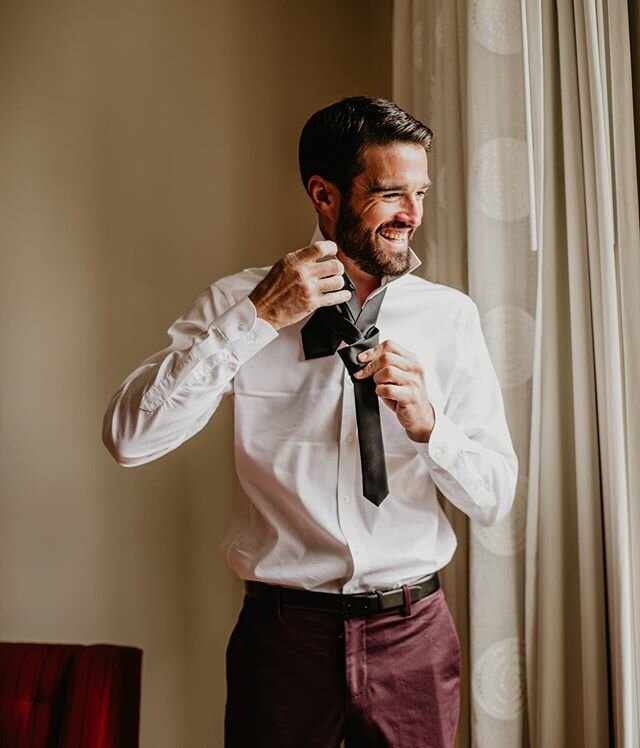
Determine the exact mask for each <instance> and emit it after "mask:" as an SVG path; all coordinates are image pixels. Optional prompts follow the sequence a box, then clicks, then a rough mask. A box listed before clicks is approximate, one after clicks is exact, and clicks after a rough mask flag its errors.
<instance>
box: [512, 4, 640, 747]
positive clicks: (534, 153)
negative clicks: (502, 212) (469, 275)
mask: <svg viewBox="0 0 640 748" xmlns="http://www.w3.org/2000/svg"><path fill="white" fill-rule="evenodd" d="M522 7H523V13H524V14H525V15H524V20H525V24H524V29H525V39H526V45H527V61H528V63H529V64H528V65H527V73H528V75H527V79H528V84H529V85H528V91H529V92H530V106H529V108H528V109H529V114H530V117H529V121H530V134H531V138H530V146H531V147H530V155H531V160H530V162H531V165H532V167H533V168H532V173H533V175H534V190H533V194H532V204H533V205H534V206H535V212H536V222H535V223H536V234H537V236H538V238H539V244H540V255H541V256H540V263H541V271H540V289H539V298H538V315H537V321H538V331H537V332H538V335H537V340H536V343H537V345H536V356H535V373H534V406H533V428H532V450H531V463H530V473H531V476H532V480H531V484H530V490H529V502H528V516H527V566H526V577H527V608H526V611H527V669H528V682H529V684H530V688H529V712H530V721H531V735H532V742H533V744H534V745H536V746H537V745H540V746H545V748H547V746H548V747H549V748H556V747H557V748H566V747H569V748H571V747H572V746H575V747H576V748H578V746H579V747H580V748H601V747H602V746H608V745H615V746H620V747H622V746H624V748H632V746H633V747H636V748H637V746H638V745H640V734H639V732H638V660H637V652H636V647H637V643H638V641H640V627H639V623H640V619H639V616H638V612H639V611H638V604H639V602H640V601H639V600H638V595H639V594H640V593H639V587H638V585H639V584H640V568H639V567H638V545H637V544H638V538H639V531H640V521H639V511H638V503H639V502H638V490H639V488H640V485H639V481H638V479H639V477H640V474H639V472H638V471H639V462H640V460H639V458H640V441H639V435H640V432H639V430H638V414H639V413H640V407H639V406H640V399H639V398H638V392H637V383H638V381H640V333H639V328H638V320H639V319H640V301H639V298H640V297H639V295H638V292H637V286H638V282H639V281H640V241H639V234H638V195H637V174H636V162H635V145H634V120H633V96H632V77H631V58H630V36H629V23H628V8H627V5H626V3H624V2H622V1H621V0H611V1H610V2H609V1H608V0H572V1H570V0H567V2H563V3H555V2H552V0H540V1H539V2H523V6H522Z"/></svg>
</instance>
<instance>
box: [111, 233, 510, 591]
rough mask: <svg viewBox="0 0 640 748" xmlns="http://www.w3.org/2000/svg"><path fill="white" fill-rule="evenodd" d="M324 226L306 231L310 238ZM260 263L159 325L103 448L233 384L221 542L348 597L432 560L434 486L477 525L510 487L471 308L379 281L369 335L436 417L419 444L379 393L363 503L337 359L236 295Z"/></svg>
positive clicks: (496, 509)
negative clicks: (233, 496)
mask: <svg viewBox="0 0 640 748" xmlns="http://www.w3.org/2000/svg"><path fill="white" fill-rule="evenodd" d="M322 238H323V237H322V235H321V234H320V233H319V232H316V234H315V235H314V237H313V241H315V240H318V239H322ZM413 258H414V262H413V266H415V265H417V264H419V262H418V261H417V258H415V255H414V256H413ZM268 269H269V268H259V269H249V270H244V271H242V272H240V273H237V274H236V275H232V276H230V277H227V278H222V279H221V280H219V281H217V282H216V283H214V284H213V285H211V286H210V287H209V288H207V289H206V290H205V291H204V292H203V293H201V294H200V296H198V298H197V299H196V300H195V302H194V303H193V305H192V306H191V308H190V309H189V310H188V311H187V312H186V313H185V314H184V315H183V316H182V317H181V318H180V319H178V320H177V321H176V322H175V323H174V324H173V325H172V326H171V327H170V329H169V331H168V332H169V337H170V338H171V343H170V344H169V346H168V347H167V348H165V349H163V350H162V351H160V352H159V353H156V354H155V355H153V356H151V357H150V358H149V359H147V360H146V361H145V362H144V363H142V364H141V365H140V366H139V367H138V368H137V369H136V370H135V371H134V372H133V373H132V374H131V375H130V376H129V377H127V379H126V380H125V382H124V383H123V384H122V386H121V388H120V389H119V390H118V392H117V393H116V394H115V396H114V397H113V399H112V401H111V403H110V404H109V407H108V409H107V412H106V414H105V419H104V432H103V438H104V442H105V444H106V446H107V448H108V449H109V451H110V452H111V453H112V454H113V456H114V457H115V459H116V460H117V461H118V462H119V463H120V464H121V465H126V466H134V465H142V464H144V463H146V462H149V461H151V460H155V459H157V458H158V457H161V456H162V455H164V454H166V453H167V452H170V451H171V450H173V449H175V448H176V447H177V446H179V445H180V444H182V442H184V441H186V440H187V439H189V438H190V437H192V436H193V435H194V434H196V433H197V432H198V431H200V429H202V428H203V427H204V426H205V424H206V423H207V422H208V420H209V419H210V418H211V416H212V415H213V414H214V412H215V411H216V408H217V407H218V405H219V403H220V401H221V399H222V398H223V397H225V396H226V395H231V396H232V397H233V401H234V422H235V462H236V472H237V476H238V483H239V490H238V502H237V512H236V515H237V516H236V521H235V522H234V524H233V527H232V530H231V531H230V532H229V534H228V537H227V539H226V541H225V543H224V545H223V552H224V555H225V557H226V560H227V563H228V564H229V565H230V566H231V568H232V569H233V570H234V571H235V572H236V573H237V574H238V575H239V576H240V578H242V579H256V580H260V581H263V582H268V583H273V584H281V585H285V586H290V587H302V588H306V589H313V590H318V591H324V592H344V593H354V592H363V591H368V590H373V589H388V588H392V587H398V586H400V585H402V584H405V583H408V582H412V581H415V580H416V579H419V578H421V577H424V576H425V575H427V574H430V573H432V572H435V571H437V570H439V569H441V568H442V567H443V566H445V565H446V564H447V563H448V562H449V561H450V560H451V557H452V556H453V553H454V551H455V548H456V538H455V535H454V532H453V530H452V528H451V525H450V524H449V522H448V520H447V518H446V516H445V514H444V513H443V511H442V509H441V507H440V505H439V503H438V499H437V497H436V486H437V487H438V488H439V489H440V490H441V491H442V493H443V495H444V496H446V498H447V499H448V500H449V501H451V502H452V503H453V504H455V505H456V506H457V507H458V508H459V509H461V510H462V511H463V512H465V513H466V514H467V515H469V516H470V517H471V518H472V519H474V520H476V521H478V522H480V523H482V524H492V523H495V522H499V521H500V520H501V519H503V517H504V516H505V515H506V514H507V512H508V511H509V509H510V507H511V504H512V502H513V497H514V493H515V486H516V478H517V460H516V456H515V453H514V451H513V447H512V444H511V439H510V437H509V431H508V429H507V424H506V420H505V415H504V408H503V402H502V395H501V392H500V387H499V384H498V380H497V377H496V374H495V371H494V369H493V366H492V363H491V360H490V358H489V353H488V351H487V347H486V344H485V340H484V337H483V334H482V330H481V328H480V320H479V316H478V311H477V308H476V306H475V304H474V303H473V302H472V301H471V299H470V298H469V297H468V296H465V295H464V294H463V293H461V292H459V291H456V290H454V289H452V288H449V287H447V286H443V285H438V284H435V283H430V282H429V281H427V280H424V279H422V278H418V277H415V276H413V275H410V274H406V275H404V276H401V277H398V278H394V279H391V280H388V279H387V280H388V282H386V283H385V285H386V288H387V292H386V296H385V299H384V302H383V304H382V309H381V311H380V315H379V317H378V322H377V327H378V328H379V329H380V340H381V341H382V340H385V339H390V340H393V341H395V342H396V343H398V344H400V345H401V346H402V347H404V348H406V349H407V350H409V351H411V352H413V353H414V354H415V355H416V356H417V357H418V359H419V360H420V362H421V364H422V365H423V367H424V371H425V379H426V385H427V390H428V394H429V397H430V400H431V402H432V404H433V406H434V410H435V414H436V421H435V427H434V429H433V432H432V434H431V438H430V441H429V443H427V444H418V443H416V442H413V441H411V440H410V439H409V437H408V436H407V434H406V432H405V431H404V429H403V428H402V427H401V426H400V424H399V423H398V421H397V419H396V416H395V414H394V413H393V412H392V410H391V409H390V408H388V407H386V406H385V405H384V404H382V403H381V404H380V416H381V422H382V433H383V438H384V445H385V455H386V462H387V471H388V476H389V488H390V491H389V495H388V496H387V498H386V499H385V500H384V501H383V503H382V504H381V506H380V507H376V506H375V505H373V504H372V503H371V502H369V501H367V500H366V499H365V498H364V497H363V495H362V473H361V468H360V456H359V448H358V437H357V431H356V413H355V404H354V395H353V385H352V383H351V379H350V377H349V375H348V374H347V371H346V369H345V367H344V365H343V363H342V360H341V359H340V357H339V356H338V355H334V356H328V357H326V358H319V359H313V360H309V361H306V360H305V358H304V353H303V349H302V341H301V338H300V328H301V327H302V326H303V325H304V323H305V322H306V319H305V320H302V321H301V322H299V323H297V324H295V325H291V326H290V327H286V328H283V329H281V330H279V331H278V332H276V331H275V330H274V329H273V328H272V327H271V326H270V325H269V324H268V323H267V322H265V321H264V320H262V319H260V318H259V317H257V316H256V312H255V307H254V306H253V304H252V303H251V301H250V299H249V298H248V294H249V293H250V292H251V291H252V290H253V288H254V287H255V286H256V284H257V283H258V282H259V281H260V280H262V278H264V276H265V275H266V273H267V272H268ZM412 269H413V267H412ZM211 492H212V500H215V487H214V486H212V491H211Z"/></svg>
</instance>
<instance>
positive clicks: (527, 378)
mask: <svg viewBox="0 0 640 748" xmlns="http://www.w3.org/2000/svg"><path fill="white" fill-rule="evenodd" d="M394 98H395V100H396V101H397V102H398V104H400V105H401V106H404V107H405V108H407V109H408V110H409V111H410V112H412V113H413V114H415V115H416V116H417V117H418V118H420V119H421V120H423V121H424V122H426V123H427V124H428V125H429V126H431V127H432V128H433V130H434V143H433V150H432V152H431V153H430V154H429V167H430V174H431V178H432V180H433V183H434V186H433V188H432V193H433V195H432V196H430V197H429V201H428V202H427V205H426V206H425V220H424V229H423V230H422V234H421V237H420V238H419V239H418V241H417V243H416V246H415V247H414V248H415V249H417V250H418V251H419V252H422V255H423V259H425V265H424V267H425V274H426V276H427V277H428V278H429V279H430V280H433V281H437V282H442V283H446V284H448V285H453V286H456V287H458V288H460V289H461V290H463V291H465V292H468V293H469V294H470V295H471V296H472V298H473V299H474V300H475V301H476V303H477V304H478V306H479V309H480V312H481V315H482V324H483V328H484V332H485V336H486V338H487V342H488V345H489V348H490V351H491V354H492V358H493V361H494V364H495V366H496V370H497V373H498V376H499V379H500V383H501V385H502V392H503V397H504V400H505V405H506V410H507V417H508V420H509V425H510V429H511V433H512V437H513V440H514V445H515V448H516V451H517V454H518V458H519V461H520V478H519V482H518V489H517V497H516V502H515V506H514V509H513V511H512V513H511V514H510V516H509V517H508V519H507V520H506V521H505V522H503V523H502V524H501V525H498V526H496V527H491V528H484V527H480V526H477V525H475V524H474V523H468V522H467V520H466V518H464V517H462V516H461V515H459V514H457V513H456V512H455V511H452V510H451V509H450V508H447V513H448V514H449V516H450V517H451V519H452V522H453V524H454V527H455V530H456V533H457V535H458V539H459V549H458V553H457V556H456V560H455V561H454V563H453V564H452V565H451V567H450V568H449V569H448V570H446V573H445V575H444V577H445V589H446V592H447V596H448V599H449V602H450V604H451V606H452V608H453V611H454V616H455V617H456V620H457V623H458V628H459V630H460V633H461V635H462V641H463V651H464V652H465V654H466V655H467V657H468V661H467V663H466V667H465V673H464V676H465V677H464V684H465V686H466V688H465V691H464V693H463V714H462V718H461V723H460V729H459V735H458V745H459V746H468V745H471V744H473V745H477V746H483V747H486V748H514V747H515V746H521V745H526V744H527V732H528V728H527V716H526V703H527V700H526V692H525V666H524V662H525V657H524V652H525V649H524V631H525V629H524V589H525V585H524V547H525V516H526V496H527V491H528V469H527V465H528V456H529V434H530V425H531V422H530V416H531V376H532V364H533V349H534V331H535V322H534V312H535V303H536V274H537V255H536V253H535V252H532V251H531V244H530V227H529V188H528V169H527V145H526V132H525V124H526V117H525V97H524V82H523V53H522V34H521V22H520V5H519V0H501V1H499V2H496V1H495V0H494V1H493V2H490V1H489V0H476V1H475V2H468V3H467V2H461V1H459V0H397V1H396V3H395V10H394ZM444 503H445V504H446V502H444Z"/></svg>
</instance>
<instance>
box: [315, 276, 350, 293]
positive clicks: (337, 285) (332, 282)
mask: <svg viewBox="0 0 640 748" xmlns="http://www.w3.org/2000/svg"><path fill="white" fill-rule="evenodd" d="M341 288H344V278H343V277H342V276H341V275H332V276H330V277H329V278H321V279H320V280H319V281H318V291H320V293H330V292H331V291H339V290H340V289H341Z"/></svg>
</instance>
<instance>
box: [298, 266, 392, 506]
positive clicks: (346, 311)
mask: <svg viewBox="0 0 640 748" xmlns="http://www.w3.org/2000/svg"><path fill="white" fill-rule="evenodd" d="M345 280H346V283H345V285H346V286H347V287H351V288H353V284H352V283H351V281H350V280H349V279H348V277H346V278H345ZM385 293H386V289H383V290H381V291H379V292H378V293H377V294H376V295H375V296H373V297H371V298H370V299H368V300H367V301H366V302H365V304H364V306H363V307H362V308H360V309H358V308H356V307H357V305H358V298H357V294H356V293H355V289H354V294H353V297H352V300H351V301H350V302H349V303H348V304H339V305H337V306H331V307H322V308H320V309H317V310H316V311H315V312H314V313H313V315H312V316H311V318H310V319H309V320H308V321H307V323H306V324H305V325H304V327H303V328H302V330H301V335H302V343H303V346H304V353H305V358H307V359H309V358H320V357H323V356H332V355H333V354H334V353H335V352H336V351H338V354H339V356H340V358H341V359H342V361H343V363H344V365H345V367H346V369H347V371H348V372H349V374H350V376H351V378H352V380H353V385H354V397H355V404H356V422H357V425H358V444H359V446H360V463H361V466H362V492H363V494H364V496H365V497H366V498H367V499H369V501H371V502H372V503H373V504H375V505H376V506H379V505H380V504H381V503H382V501H383V500H384V499H385V497H386V496H387V494H388V493H389V485H388V480H387V468H386V464H385V459H384V443H383V441H382V428H381V426H380V406H379V401H378V396H377V395H376V391H375V389H376V388H375V383H374V381H373V379H372V378H371V377H368V378H366V379H353V375H354V374H355V373H356V372H357V371H360V369H362V368H363V367H364V366H365V364H361V363H360V362H359V361H358V356H359V354H360V353H362V352H363V351H366V350H369V349H370V348H373V347H374V346H376V345H377V344H378V341H379V337H380V335H379V330H378V328H377V327H376V321H377V319H378V313H379V312H380V307H381V305H382V301H383V299H384V295H385ZM342 341H344V342H345V343H346V346H345V347H343V348H340V350H338V347H339V345H340V343H341V342H342Z"/></svg>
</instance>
